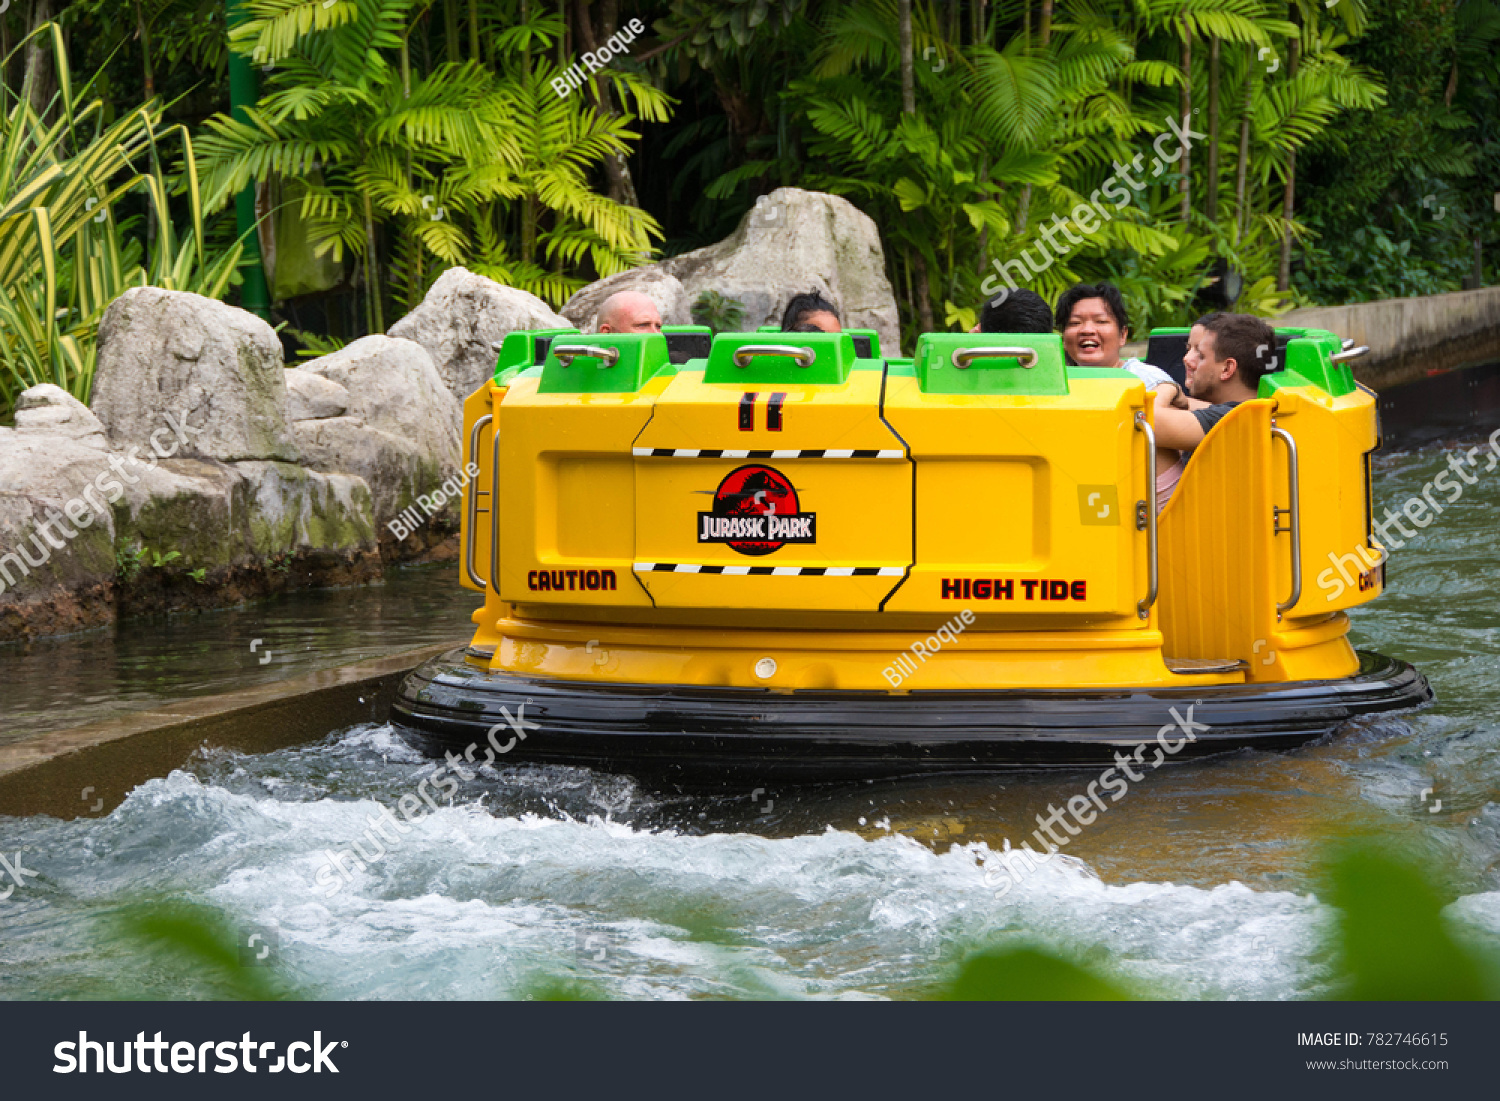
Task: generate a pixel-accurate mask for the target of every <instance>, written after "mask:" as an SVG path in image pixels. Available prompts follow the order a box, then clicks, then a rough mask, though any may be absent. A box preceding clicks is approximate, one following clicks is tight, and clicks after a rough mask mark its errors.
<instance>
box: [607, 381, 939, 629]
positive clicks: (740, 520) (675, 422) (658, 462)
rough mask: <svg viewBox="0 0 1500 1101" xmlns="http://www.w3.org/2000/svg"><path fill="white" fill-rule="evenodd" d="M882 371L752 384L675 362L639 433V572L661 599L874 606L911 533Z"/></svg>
mask: <svg viewBox="0 0 1500 1101" xmlns="http://www.w3.org/2000/svg"><path fill="white" fill-rule="evenodd" d="M881 377H882V372H880V371H874V370H860V371H854V372H852V373H851V374H850V375H849V377H848V379H847V381H846V382H845V383H844V384H843V385H837V386H835V385H823V386H808V385H801V386H795V385H779V386H775V387H765V386H762V387H760V388H758V389H754V390H750V389H746V388H745V387H744V386H728V385H718V384H713V385H711V384H707V383H705V382H704V381H703V375H702V374H701V373H699V372H687V371H685V372H682V373H679V374H678V376H677V377H676V378H675V379H674V380H673V381H672V383H671V384H670V385H669V386H667V387H666V389H665V390H664V391H663V393H662V395H661V397H660V398H659V399H658V401H657V403H656V409H655V415H654V416H653V417H652V420H651V423H650V424H649V425H648V426H647V428H646V430H645V431H644V432H642V433H641V434H640V437H639V438H638V439H637V441H636V444H635V455H636V476H635V485H636V563H637V576H638V578H639V579H640V581H641V583H642V584H643V585H645V586H646V587H647V588H648V589H649V590H650V592H651V596H652V598H653V600H654V601H655V602H656V605H657V607H660V608H704V609H710V608H715V609H722V608H757V609H779V610H785V611H789V612H800V613H805V612H809V611H820V610H821V611H868V612H875V611H878V610H879V608H880V603H881V601H882V600H883V599H884V598H885V596H886V594H888V593H889V592H890V591H891V589H892V588H894V587H895V585H896V584H897V583H898V582H899V581H900V579H901V577H902V576H903V575H904V574H905V572H906V569H907V567H908V566H909V565H910V563H911V538H912V536H911V531H912V524H911V497H912V494H911V477H912V475H911V464H910V463H909V461H908V460H907V458H906V454H905V448H904V446H903V445H902V442H901V440H900V439H899V438H898V437H897V436H896V435H895V434H894V433H892V432H891V430H890V429H889V428H888V427H887V426H886V425H885V424H884V423H883V422H882V421H881V420H880V404H879V403H880V385H881ZM704 451H707V452H710V454H707V455H705V454H703V452H704ZM852 453H859V455H858V457H856V455H854V454H852Z"/></svg>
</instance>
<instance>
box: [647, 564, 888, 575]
mask: <svg viewBox="0 0 1500 1101" xmlns="http://www.w3.org/2000/svg"><path fill="white" fill-rule="evenodd" d="M635 572H636V573H722V574H731V575H734V576H741V577H743V576H750V577H900V576H901V575H902V574H904V573H906V567H905V566H713V565H708V564H706V563H702V562H637V563H636V564H635Z"/></svg>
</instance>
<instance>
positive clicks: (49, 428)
mask: <svg viewBox="0 0 1500 1101" xmlns="http://www.w3.org/2000/svg"><path fill="white" fill-rule="evenodd" d="M16 431H17V432H25V433H31V432H35V433H40V434H42V435H47V436H63V437H65V438H67V439H70V440H75V441H77V442H78V443H81V444H84V445H85V446H87V447H95V448H99V449H101V450H102V449H104V448H107V447H108V446H109V441H108V440H107V439H106V438H105V435H104V425H102V424H100V423H99V418H98V417H96V416H94V414H93V413H92V412H91V411H90V410H89V407H88V406H87V405H84V404H83V402H81V401H79V400H78V399H77V398H75V397H74V396H73V395H72V394H70V393H68V392H67V391H66V390H64V389H63V388H62V387H61V386H54V385H53V384H52V383H50V382H44V383H42V384H41V385H40V386H33V387H31V389H29V390H24V391H22V392H21V396H20V397H19V398H17V399H16Z"/></svg>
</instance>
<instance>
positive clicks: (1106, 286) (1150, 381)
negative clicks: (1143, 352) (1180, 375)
mask: <svg viewBox="0 0 1500 1101" xmlns="http://www.w3.org/2000/svg"><path fill="white" fill-rule="evenodd" d="M1057 327H1058V328H1059V329H1060V330H1062V337H1063V351H1065V352H1067V353H1068V360H1069V362H1071V363H1072V364H1074V365H1075V366H1078V367H1117V368H1120V369H1121V370H1125V371H1129V372H1130V373H1131V374H1132V375H1134V376H1135V377H1136V378H1138V379H1140V380H1141V381H1142V382H1144V383H1145V384H1146V389H1147V390H1155V389H1156V388H1157V386H1159V385H1160V384H1162V383H1163V382H1171V381H1172V376H1171V375H1169V374H1167V373H1166V372H1165V371H1163V370H1162V369H1161V368H1160V367H1153V366H1152V365H1151V364H1149V363H1146V362H1144V361H1143V360H1139V359H1136V358H1135V357H1134V356H1131V357H1130V358H1128V359H1126V358H1122V357H1121V355H1120V350H1121V349H1122V348H1123V347H1124V346H1125V342H1126V341H1127V340H1129V339H1130V319H1129V318H1128V317H1127V316H1126V313H1125V300H1124V299H1123V298H1122V297H1121V296H1120V288H1119V287H1117V286H1115V285H1114V284H1113V283H1079V284H1078V285H1077V286H1075V287H1070V288H1068V289H1067V290H1066V291H1064V292H1063V295H1062V297H1061V298H1059V299H1058V300H1057Z"/></svg>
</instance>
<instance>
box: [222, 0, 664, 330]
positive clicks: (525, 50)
mask: <svg viewBox="0 0 1500 1101" xmlns="http://www.w3.org/2000/svg"><path fill="white" fill-rule="evenodd" d="M246 10H247V11H248V12H249V18H247V19H246V20H245V21H244V22H242V23H240V24H239V25H238V26H236V27H235V28H234V30H233V31H231V32H230V36H229V37H230V43H231V46H232V48H234V49H235V50H237V51H240V52H243V53H247V54H249V55H250V56H251V58H252V59H253V60H254V61H255V63H256V64H257V65H258V66H262V67H263V70H264V72H265V74H266V75H265V78H264V80H263V90H262V95H261V98H260V102H259V103H258V104H257V105H256V106H255V107H253V108H250V109H248V110H247V111H246V112H245V115H246V118H245V120H244V121H237V120H235V119H233V118H231V117H229V116H228V115H224V114H220V115H216V116H215V117H214V118H212V119H210V120H209V121H208V123H207V133H206V135H205V136H204V138H203V141H202V147H203V150H204V154H205V158H206V160H207V163H208V169H207V173H206V187H207V198H208V202H209V205H210V207H222V206H223V205H225V204H226V203H228V202H229V201H230V199H231V198H232V197H233V196H234V194H235V193H236V192H238V191H239V190H241V189H242V188H244V187H246V186H250V185H251V184H253V183H255V182H264V181H267V180H271V179H275V178H284V179H306V178H308V177H309V176H310V175H311V174H312V173H313V171H314V169H320V170H321V175H322V181H321V182H319V183H316V184H314V185H312V186H309V187H308V188H307V190H306V191H305V193H304V197H303V198H302V200H301V213H302V215H303V217H304V219H305V220H306V226H307V232H308V233H309V234H310V235H311V238H312V240H313V242H314V245H315V248H316V250H317V251H318V252H319V253H320V254H321V253H325V252H331V253H332V255H333V256H334V257H335V258H338V259H342V258H343V256H344V254H345V253H346V252H347V253H348V254H350V255H352V256H353V257H355V258H356V259H358V260H359V261H360V271H361V273H362V277H363V282H364V286H365V289H366V294H365V298H366V303H367V310H366V324H367V325H368V326H369V328H370V330H372V331H379V330H382V329H384V328H385V327H386V310H385V302H386V299H387V298H389V299H390V300H391V301H392V303H393V304H395V305H396V306H398V307H400V308H402V309H409V308H410V307H412V306H413V305H415V304H416V302H417V301H418V300H420V298H421V296H422V294H423V293H425V291H426V289H427V286H428V284H429V283H430V281H431V279H432V278H435V277H436V276H437V274H438V273H439V272H441V271H442V270H443V269H444V268H446V267H450V266H452V265H454V264H464V265H466V266H468V267H470V268H472V269H473V270H475V271H478V272H480V273H481V274H484V275H489V276H491V277H493V278H495V279H497V280H500V281H501V282H505V283H509V284H511V285H512V286H517V287H520V288H522V289H523V290H527V291H531V292H533V293H535V294H538V295H541V296H542V297H545V298H548V299H550V300H552V301H553V302H554V303H555V304H558V305H560V304H561V303H562V301H564V300H566V299H567V297H568V296H569V295H570V294H571V293H572V292H573V291H574V290H576V289H577V288H578V287H579V286H582V285H583V282H584V281H585V280H583V279H581V278H579V277H577V276H573V275H569V274H566V273H565V271H564V265H565V264H566V263H568V262H577V261H579V260H581V259H585V258H586V260H587V263H588V266H589V267H590V268H591V269H592V270H593V271H594V272H597V273H598V274H600V275H609V274H613V273H614V272H617V271H622V270H624V269H625V268H627V267H630V266H633V265H635V264H637V263H640V262H642V261H644V260H646V259H647V258H649V255H650V253H651V251H652V239H653V238H657V239H659V238H660V236H661V233H660V227H659V226H658V224H657V222H656V220H655V219H653V218H652V217H651V216H650V215H649V214H647V213H645V212H644V211H643V210H640V209H639V208H637V207H633V206H628V205H626V204H623V203H619V202H616V201H614V200H612V199H610V198H608V197H606V196H602V195H599V194H597V193H595V192H594V191H593V190H592V188H591V186H590V181H589V178H588V173H589V170H590V168H591V167H592V166H594V165H596V164H599V163H600V162H602V161H603V160H604V159H605V158H607V157H610V156H623V155H624V154H626V153H628V152H629V148H630V147H629V139H631V138H633V137H635V136H636V135H635V133H634V131H632V130H631V129H630V126H631V124H632V122H634V120H635V118H636V117H637V115H634V114H632V113H630V112H629V111H626V112H622V113H610V112H607V111H604V110H599V109H596V107H595V106H593V105H591V104H590V103H589V102H588V101H587V100H586V99H585V97H583V96H582V95H577V94H575V95H571V96H567V97H562V96H559V95H558V94H557V93H556V92H555V91H554V90H553V88H552V87H551V84H550V81H551V79H552V78H553V77H554V76H557V75H559V72H560V69H559V67H558V66H557V65H556V63H555V62H554V61H552V60H551V59H550V58H548V57H547V56H546V53H545V51H546V50H547V49H548V48H550V47H551V46H553V45H554V43H555V42H556V40H557V38H558V37H559V35H560V34H561V24H560V23H559V22H558V21H557V20H556V19H555V18H554V17H552V16H549V15H545V14H540V13H533V14H529V15H526V14H523V17H522V19H521V20H520V21H519V22H517V23H515V24H512V25H511V26H509V28H508V29H507V30H505V31H504V33H502V34H499V35H498V36H497V37H496V38H495V39H494V41H493V44H492V46H491V50H490V53H489V57H490V58H491V59H492V60H493V63H492V64H489V65H487V64H485V63H484V62H483V61H482V60H480V59H479V58H475V57H470V58H467V59H463V60H454V59H453V55H454V52H455V51H454V50H453V49H451V48H450V49H448V50H447V51H446V52H445V53H443V54H441V55H439V58H438V59H435V62H434V63H433V64H431V65H428V66H424V65H422V64H420V61H421V59H422V58H421V55H422V53H423V51H421V50H414V49H413V41H412V39H413V35H414V34H416V33H417V32H418V31H419V30H420V29H421V24H422V17H423V16H425V15H426V13H427V10H428V6H425V5H421V4H419V3H417V2H416V0H335V2H334V3H332V4H329V3H326V2H325V0H248V3H247V4H246ZM414 55H415V56H414ZM609 80H610V82H611V83H613V84H615V85H616V86H617V88H618V89H619V90H620V91H621V92H622V93H624V94H625V95H626V96H628V97H629V99H630V102H631V103H632V104H633V105H634V108H635V110H636V111H638V112H639V117H642V118H645V119H647V120H651V121H663V120H665V119H666V117H667V107H668V100H667V98H666V97H665V96H664V95H663V94H662V93H661V92H660V91H658V90H657V89H656V88H655V87H654V86H653V85H651V84H650V83H648V82H646V81H644V80H642V79H639V78H638V77H636V76H635V75H633V74H630V73H628V72H624V71H615V72H612V73H611V75H610V77H609ZM508 225H509V226H510V227H512V228H514V229H515V231H516V232H515V234H514V238H515V240H516V241H517V242H518V244H517V246H514V247H513V245H512V243H511V242H510V241H508V240H507V237H506V234H505V230H506V228H507V226H508ZM548 262H550V264H551V266H550V267H549V266H547V265H548ZM387 271H388V272H389V280H386V278H385V275H384V273H385V272H387Z"/></svg>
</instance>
